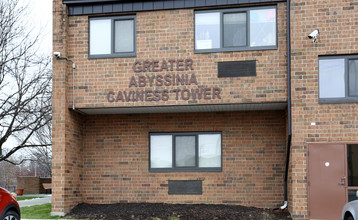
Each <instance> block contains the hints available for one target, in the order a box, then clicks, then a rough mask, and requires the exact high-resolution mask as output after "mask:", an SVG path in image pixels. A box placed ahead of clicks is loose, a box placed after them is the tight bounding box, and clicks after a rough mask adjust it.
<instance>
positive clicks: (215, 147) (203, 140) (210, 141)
mask: <svg viewBox="0 0 358 220" xmlns="http://www.w3.org/2000/svg"><path fill="white" fill-rule="evenodd" d="M199 167H221V135H220V134H201V135H199Z"/></svg>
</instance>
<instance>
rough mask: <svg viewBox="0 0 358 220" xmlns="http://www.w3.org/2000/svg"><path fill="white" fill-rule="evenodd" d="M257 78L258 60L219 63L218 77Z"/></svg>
mask: <svg viewBox="0 0 358 220" xmlns="http://www.w3.org/2000/svg"><path fill="white" fill-rule="evenodd" d="M243 76H256V60H247V61H229V62H218V77H243Z"/></svg>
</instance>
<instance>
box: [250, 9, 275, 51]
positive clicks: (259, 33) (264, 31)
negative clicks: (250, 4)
mask: <svg viewBox="0 0 358 220" xmlns="http://www.w3.org/2000/svg"><path fill="white" fill-rule="evenodd" d="M272 45H276V10H275V9H260V10H251V11H250V46H251V47H257V46H272Z"/></svg>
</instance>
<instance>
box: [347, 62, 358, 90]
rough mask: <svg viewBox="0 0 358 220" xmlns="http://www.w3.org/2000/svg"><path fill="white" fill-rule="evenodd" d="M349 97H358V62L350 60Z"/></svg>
mask: <svg viewBox="0 0 358 220" xmlns="http://www.w3.org/2000/svg"><path fill="white" fill-rule="evenodd" d="M348 68H349V76H348V77H349V96H358V60H349V61H348Z"/></svg>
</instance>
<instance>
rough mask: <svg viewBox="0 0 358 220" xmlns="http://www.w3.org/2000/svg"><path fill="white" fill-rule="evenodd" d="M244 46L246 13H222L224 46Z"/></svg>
mask: <svg viewBox="0 0 358 220" xmlns="http://www.w3.org/2000/svg"><path fill="white" fill-rule="evenodd" d="M238 46H246V13H229V14H224V47H238Z"/></svg>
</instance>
